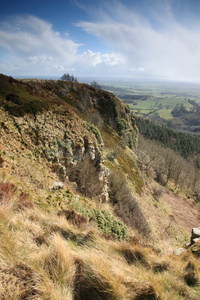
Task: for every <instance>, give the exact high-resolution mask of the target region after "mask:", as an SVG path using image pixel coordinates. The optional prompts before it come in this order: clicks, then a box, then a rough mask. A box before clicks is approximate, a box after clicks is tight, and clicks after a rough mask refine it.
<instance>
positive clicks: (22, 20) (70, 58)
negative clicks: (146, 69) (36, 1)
mask: <svg viewBox="0 0 200 300" xmlns="http://www.w3.org/2000/svg"><path fill="white" fill-rule="evenodd" d="M80 46H81V45H80V44H77V43H75V42H74V41H73V40H71V39H70V38H69V36H68V35H67V34H65V35H64V36H61V34H60V33H59V32H56V31H54V30H53V27H52V24H50V23H48V22H46V21H44V20H42V19H39V18H37V17H35V16H23V17H15V18H14V19H13V20H12V22H4V23H2V24H1V29H0V47H2V48H3V49H6V50H7V51H8V52H9V53H10V56H9V59H7V61H5V60H4V61H3V60H2V61H1V60H0V69H1V72H3V73H4V72H5V73H7V72H8V71H9V72H12V71H13V73H14V74H15V73H19V72H21V74H27V75H29V74H35V75H41V74H43V75H45V74H46V75H60V74H62V73H61V72H62V71H69V70H74V71H76V70H77V72H81V68H82V70H86V67H87V68H88V73H89V72H91V70H92V68H94V67H96V66H97V65H99V64H104V65H106V64H107V65H108V64H110V65H114V64H119V63H120V62H121V61H123V59H122V58H121V57H122V56H121V55H118V54H115V53H110V54H108V53H107V54H105V53H100V52H93V51H91V50H88V51H86V52H83V53H81V54H80V53H79V54H78V49H79V47H80ZM120 58H121V59H120Z"/></svg>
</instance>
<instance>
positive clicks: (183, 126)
mask: <svg viewBox="0 0 200 300" xmlns="http://www.w3.org/2000/svg"><path fill="white" fill-rule="evenodd" d="M99 83H100V85H101V86H102V89H103V90H107V91H109V92H111V93H113V94H114V95H116V96H117V97H119V98H120V99H122V100H123V101H124V102H125V103H126V104H128V105H129V107H130V109H131V111H132V112H133V113H134V114H135V116H137V117H144V118H148V119H153V120H156V121H159V122H162V123H165V124H166V125H167V126H169V127H172V128H175V129H177V130H180V131H183V132H188V133H192V134H195V135H200V121H198V119H199V120H200V85H199V84H196V83H180V82H177V83H175V82H148V81H145V80H142V81H131V80H121V81H120V80H116V81H115V80H106V81H105V80H100V81H99Z"/></svg>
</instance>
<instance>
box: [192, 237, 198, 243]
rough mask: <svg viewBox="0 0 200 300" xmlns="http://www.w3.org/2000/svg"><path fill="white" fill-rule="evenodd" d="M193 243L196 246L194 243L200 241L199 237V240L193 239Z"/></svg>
mask: <svg viewBox="0 0 200 300" xmlns="http://www.w3.org/2000/svg"><path fill="white" fill-rule="evenodd" d="M192 241H193V244H194V243H196V242H198V241H200V237H199V238H196V239H193V240H192Z"/></svg>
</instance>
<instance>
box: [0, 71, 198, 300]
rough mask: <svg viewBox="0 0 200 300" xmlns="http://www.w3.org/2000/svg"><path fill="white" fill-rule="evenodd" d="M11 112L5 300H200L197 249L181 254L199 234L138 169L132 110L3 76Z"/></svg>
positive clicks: (5, 105)
mask: <svg viewBox="0 0 200 300" xmlns="http://www.w3.org/2000/svg"><path fill="white" fill-rule="evenodd" d="M13 95H14V96H13ZM32 102H33V103H36V104H40V105H39V108H38V109H37V110H34V109H32V104H31V103H32ZM0 105H1V107H0V115H1V122H0V233H1V235H0V299H13V300H14V299H15V300H16V299H55V300H57V299H75V300H78V299H83V300H84V299H95V298H96V299H102V300H103V299H120V300H121V299H124V300H125V299H127V300H128V299H130V300H132V299H191V300H192V299H199V296H200V291H199V286H198V283H199V268H200V267H199V260H198V258H196V255H197V253H198V249H197V251H196V252H195V253H192V248H191V249H188V250H187V251H186V252H185V253H184V254H183V255H182V256H180V257H175V256H174V255H172V254H171V252H172V251H171V249H172V248H173V247H175V246H180V244H183V243H184V242H186V241H188V239H189V237H188V228H187V227H184V225H182V223H179V222H178V221H177V220H178V219H175V217H174V219H173V216H175V214H174V213H173V211H172V210H170V206H169V205H167V204H166V203H165V202H164V200H163V199H162V197H161V195H160V194H159V193H158V192H156V187H155V186H154V184H155V183H154V182H153V183H152V182H151V180H149V179H148V177H147V175H148V174H145V173H146V171H144V170H142V167H141V170H140V169H139V167H138V163H137V159H138V157H139V156H138V157H137V156H136V154H135V152H134V151H133V150H132V149H134V150H135V149H136V146H137V143H138V130H137V127H136V123H135V118H134V116H133V115H132V114H131V113H130V110H129V108H128V107H126V106H125V105H124V104H123V102H122V101H120V100H119V99H118V98H116V97H115V96H114V95H112V94H110V93H108V92H103V91H102V90H99V89H98V88H96V87H92V86H89V85H85V84H80V83H78V82H66V81H42V80H41V81H38V80H23V81H17V80H14V79H12V78H9V77H6V76H3V75H1V76H0ZM26 105H27V106H26ZM26 107H28V109H26ZM37 107H38V106H37ZM16 112H17V113H16ZM139 147H140V144H139ZM137 149H141V148H137ZM139 166H140V165H139ZM169 180H170V179H169ZM59 181H61V182H62V185H60V186H61V187H62V188H60V189H57V185H55V182H56V183H57V182H59ZM158 187H160V185H158ZM163 189H164V188H163ZM163 193H164V194H165V192H163ZM165 195H166V194H165ZM189 230H190V229H189ZM166 245H167V246H166ZM195 247H197V248H198V245H195ZM166 248H167V249H166ZM169 249H170V251H171V252H170V253H169ZM166 253H167V256H164V254H165V255H166Z"/></svg>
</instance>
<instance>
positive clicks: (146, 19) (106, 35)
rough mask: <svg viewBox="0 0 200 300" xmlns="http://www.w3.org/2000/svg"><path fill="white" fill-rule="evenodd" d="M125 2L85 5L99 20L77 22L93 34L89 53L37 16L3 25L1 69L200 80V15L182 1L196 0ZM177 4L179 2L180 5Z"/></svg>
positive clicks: (25, 72)
mask: <svg viewBox="0 0 200 300" xmlns="http://www.w3.org/2000/svg"><path fill="white" fill-rule="evenodd" d="M77 1H78V0H77ZM77 1H76V2H77ZM191 1H192V3H191V6H192V5H194V2H195V3H196V5H197V6H198V4H197V2H196V1H193V0H191ZM77 3H78V2H77ZM123 3H127V5H126V6H125V5H124V4H122V2H120V1H116V0H113V1H109V2H108V1H105V2H104V1H103V0H101V10H100V9H98V7H97V8H95V5H91V7H84V5H83V4H82V5H81V7H82V9H83V10H84V11H88V18H90V20H93V21H87V22H86V21H80V22H79V23H77V24H74V26H76V28H78V29H79V31H80V34H81V32H83V31H84V32H85V33H86V34H87V40H88V41H90V44H89V45H88V50H87V51H85V50H84V51H83V50H82V51H81V49H82V45H81V44H78V43H76V42H74V41H73V40H72V39H71V38H70V35H69V34H67V33H66V34H61V33H59V32H57V31H55V30H54V28H53V25H52V24H51V23H49V22H46V21H45V20H42V19H39V18H37V17H35V16H30V15H29V16H20V17H15V18H12V20H11V21H10V22H8V21H7V22H4V23H0V72H1V73H5V74H8V75H12V76H15V75H16V76H17V75H26V76H30V75H37V76H40V75H44V76H45V75H46V76H48V75H49V76H52V75H54V76H61V75H62V74H63V73H64V72H73V73H74V74H75V75H76V76H77V77H79V76H98V77H104V76H105V77H106V76H107V77H108V76H109V77H134V78H149V79H170V80H184V81H200V55H199V53H200V39H199V36H200V20H199V17H198V14H197V13H196V14H194V13H193V11H192V10H190V12H189V11H188V10H187V9H185V10H184V9H183V5H182V4H183V3H187V7H189V3H190V2H187V1H186V2H185V1H180V2H179V1H178V0H177V1H173V0H163V1H158V0H149V1H145V0H141V1H138V2H137V1H123ZM174 3H176V4H177V3H179V6H178V5H176V9H175V7H174V6H173V4H174ZM136 4H138V6H137V5H136ZM77 5H78V4H77ZM131 5H132V6H131ZM136 6H137V7H136ZM197 8H198V7H196V10H197V11H198V9H200V5H199V8H198V9H197ZM193 10H194V9H193ZM94 37H95V39H94ZM97 39H99V40H100V41H103V44H104V46H105V48H104V50H103V51H102V50H101V51H98V50H93V49H98V48H97V47H96V48H95V47H93V44H92V41H93V40H95V41H96V40H97ZM76 40H78V36H77V37H76ZM85 46H86V47H87V45H85ZM84 48H85V47H84ZM86 49H87V48H86ZM101 49H102V48H101ZM107 49H111V51H110V50H109V51H107Z"/></svg>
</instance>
